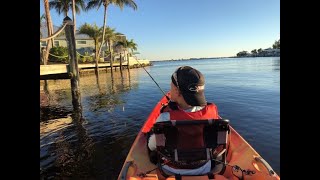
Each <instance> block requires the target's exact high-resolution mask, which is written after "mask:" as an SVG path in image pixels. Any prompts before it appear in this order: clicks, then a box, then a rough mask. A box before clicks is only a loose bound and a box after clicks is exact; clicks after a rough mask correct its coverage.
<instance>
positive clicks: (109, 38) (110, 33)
mask: <svg viewBox="0 0 320 180" xmlns="http://www.w3.org/2000/svg"><path fill="white" fill-rule="evenodd" d="M105 37H106V40H105V42H106V44H107V46H108V49H109V53H110V66H111V71H112V69H113V48H112V47H113V42H114V41H116V38H117V36H116V33H115V29H114V28H110V27H107V28H106V31H105ZM101 40H102V39H101Z"/></svg>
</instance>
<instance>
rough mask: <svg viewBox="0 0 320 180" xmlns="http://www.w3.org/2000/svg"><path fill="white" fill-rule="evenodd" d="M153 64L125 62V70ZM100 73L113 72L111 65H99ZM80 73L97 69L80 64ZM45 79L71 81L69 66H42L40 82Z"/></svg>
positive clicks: (116, 67)
mask: <svg viewBox="0 0 320 180" xmlns="http://www.w3.org/2000/svg"><path fill="white" fill-rule="evenodd" d="M150 65H151V63H150V61H149V60H139V63H138V62H137V61H136V62H132V61H131V62H130V64H129V65H128V62H123V63H122V67H123V68H130V69H131V68H138V67H141V66H150ZM98 66H99V71H101V70H106V71H107V70H108V69H109V70H111V65H110V63H104V62H103V63H99V64H98ZM78 68H79V73H80V74H81V73H82V72H87V71H93V70H94V69H95V64H94V63H90V64H78ZM113 68H114V70H117V69H120V63H119V62H117V63H113ZM44 79H70V75H69V65H68V64H51V65H40V80H44Z"/></svg>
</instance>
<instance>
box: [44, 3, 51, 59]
mask: <svg viewBox="0 0 320 180" xmlns="http://www.w3.org/2000/svg"><path fill="white" fill-rule="evenodd" d="M43 2H44V3H43V4H44V10H45V15H46V21H47V28H48V37H50V36H51V35H52V34H53V25H52V20H51V15H50V10H49V0H43ZM51 46H52V47H53V38H52V39H49V40H48V41H47V47H46V53H45V54H44V62H43V63H44V64H47V62H48V57H49V51H50V48H51Z"/></svg>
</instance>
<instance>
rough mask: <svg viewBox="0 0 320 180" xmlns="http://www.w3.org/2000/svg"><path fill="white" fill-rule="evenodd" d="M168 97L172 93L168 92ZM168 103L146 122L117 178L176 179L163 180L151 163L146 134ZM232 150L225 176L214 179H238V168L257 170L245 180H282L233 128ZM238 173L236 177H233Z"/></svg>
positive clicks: (197, 179)
mask: <svg viewBox="0 0 320 180" xmlns="http://www.w3.org/2000/svg"><path fill="white" fill-rule="evenodd" d="M168 96H170V94H169V93H168ZM165 103H167V99H166V98H165V97H163V98H162V99H161V100H160V101H159V102H158V103H157V105H156V106H155V107H154V109H153V111H152V112H151V113H150V115H149V117H148V118H147V120H146V122H145V123H144V125H143V126H142V128H141V131H140V132H139V133H138V135H137V137H136V139H135V141H134V142H133V144H132V146H131V149H130V151H129V153H128V155H127V158H126V160H125V162H124V165H123V167H122V169H121V171H120V174H119V176H118V179H119V180H122V179H125V180H174V179H175V177H174V176H171V177H167V178H165V177H163V176H162V175H161V173H160V171H159V170H158V169H157V166H156V165H155V164H153V163H151V162H150V160H149V156H148V150H147V135H146V133H147V132H149V131H150V129H151V128H152V126H153V124H154V123H155V121H156V119H157V117H158V116H159V115H160V108H161V107H162V104H165ZM229 141H230V142H229V148H228V153H227V163H228V165H227V166H226V169H225V171H224V172H223V174H216V175H215V176H214V179H221V180H223V179H230V180H233V179H234V180H238V179H239V178H238V177H236V176H235V175H237V176H240V177H241V175H242V174H241V173H240V172H234V171H233V169H232V166H235V165H237V166H238V167H241V169H245V170H250V171H254V172H255V173H254V174H250V175H243V176H244V177H243V178H244V179H245V180H275V179H280V177H279V176H278V175H277V174H276V172H274V171H273V170H272V168H271V167H270V165H269V164H268V163H267V162H266V161H265V160H264V159H263V158H262V157H261V156H260V155H259V154H258V153H257V152H256V151H255V150H254V149H253V148H252V147H251V146H250V144H248V143H247V142H246V141H245V140H244V139H243V138H242V137H241V136H240V135H239V134H238V133H237V132H236V131H235V130H234V129H233V128H232V127H231V126H230V134H229ZM142 174H144V176H142ZM234 174H235V175H234ZM191 179H192V180H204V179H209V178H208V176H205V175H204V176H181V180H191Z"/></svg>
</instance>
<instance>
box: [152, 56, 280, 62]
mask: <svg viewBox="0 0 320 180" xmlns="http://www.w3.org/2000/svg"><path fill="white" fill-rule="evenodd" d="M257 57H280V56H241V57H238V56H230V57H211V58H189V59H171V60H150V62H163V61H190V60H205V59H226V58H257Z"/></svg>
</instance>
